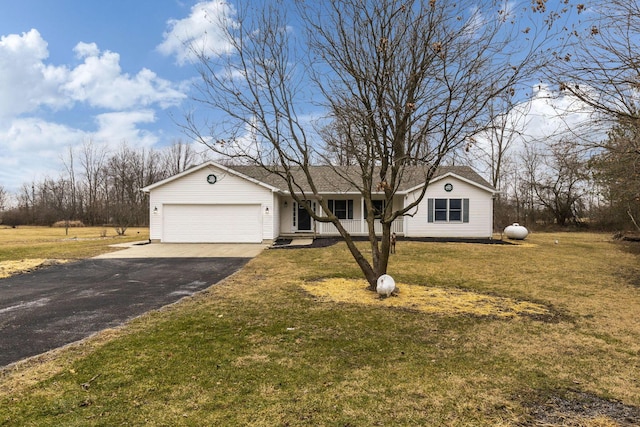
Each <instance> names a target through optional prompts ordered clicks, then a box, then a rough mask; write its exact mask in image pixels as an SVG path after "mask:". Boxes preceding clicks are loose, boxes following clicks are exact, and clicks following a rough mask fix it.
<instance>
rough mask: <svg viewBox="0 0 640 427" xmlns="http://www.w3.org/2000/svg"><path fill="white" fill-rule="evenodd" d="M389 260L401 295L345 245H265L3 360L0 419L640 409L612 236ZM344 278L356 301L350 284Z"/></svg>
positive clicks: (633, 307) (512, 415) (267, 421)
mask: <svg viewBox="0 0 640 427" xmlns="http://www.w3.org/2000/svg"><path fill="white" fill-rule="evenodd" d="M556 240H557V243H556V242H555V241H556ZM363 245H364V243H363ZM389 274H391V275H392V276H393V277H394V278H395V280H396V282H398V283H399V286H400V294H399V296H397V297H390V300H384V299H382V300H380V299H377V298H376V297H372V294H371V293H368V292H366V291H365V290H364V286H365V284H364V283H362V287H360V286H359V285H357V282H354V281H353V280H352V279H359V278H360V273H359V271H358V270H357V267H356V266H355V264H354V263H353V261H352V260H351V258H350V256H349V254H348V252H347V250H346V247H345V245H344V244H342V243H339V244H337V245H335V246H330V247H327V248H320V249H273V250H266V251H264V252H263V253H262V254H261V255H260V256H258V257H257V258H256V259H254V260H252V261H251V262H250V263H249V264H248V265H247V266H246V267H245V268H244V269H243V270H242V271H240V272H239V273H237V274H235V275H233V276H232V277H230V278H229V279H227V280H226V281H225V282H224V283H222V284H219V285H216V286H213V287H211V288H210V289H208V290H207V291H205V292H203V293H200V294H198V295H196V296H194V297H190V298H187V299H184V300H182V302H180V303H178V304H175V305H173V306H170V307H167V308H165V309H163V310H159V311H157V312H153V313H150V314H148V315H145V316H143V317H141V318H139V319H137V320H135V321H133V322H131V323H130V324H129V325H127V326H125V327H123V328H120V329H117V330H109V331H105V332H104V333H102V334H100V335H98V336H96V337H93V338H91V339H89V340H86V341H85V342H83V343H81V344H77V345H73V346H70V347H68V348H66V349H62V350H58V351H55V352H53V353H51V354H47V355H44V356H41V357H39V358H35V359H32V360H28V361H25V362H22V363H19V364H17V365H16V366H14V367H11V368H9V369H5V370H4V371H3V372H2V374H1V376H0V425H11V426H13V425H16V426H22V425H34V426H49V425H64V426H87V425H105V426H106V425H109V426H111V425H136V426H137V425H150V426H179V425H188V426H205V425H212V426H213V425H219V426H240V425H251V426H376V425H380V426H390V425H408V426H412V425H415V426H432V425H433V426H440V425H443V426H445V425H446V426H518V425H520V426H522V425H540V426H553V425H567V426H616V425H634V423H640V409H639V407H640V381H638V372H639V368H640V322H638V315H639V314H640V286H639V285H640V283H639V281H638V277H640V264H639V263H638V256H637V255H634V254H632V253H630V252H629V251H625V250H623V249H622V248H621V247H619V246H617V245H616V244H615V243H613V242H611V241H610V239H609V236H607V235H603V234H587V233H580V234H532V235H530V236H529V238H528V239H527V240H526V241H524V242H521V243H519V244H516V245H479V244H465V243H421V242H403V241H400V242H399V243H398V253H397V254H395V255H393V256H392V260H391V265H390V268H389ZM354 283H356V284H355V285H354ZM341 284H342V285H341ZM347 284H348V285H349V286H353V290H352V291H351V293H354V294H355V295H356V297H355V298H351V297H349V298H346V297H345V298H343V297H339V296H338V295H340V292H339V291H340V287H341V286H347ZM323 286H324V287H325V288H328V287H331V286H336V287H337V289H334V292H329V291H328V290H327V289H324V290H323V289H322V287H323ZM403 286H404V288H405V291H403ZM420 287H422V288H423V289H422V288H420ZM319 288H320V289H319ZM422 291H424V294H426V295H430V296H432V297H433V298H431V299H427V300H426V301H427V302H423V303H421V304H425V306H426V307H427V309H423V308H421V307H419V306H418V305H417V303H416V301H417V298H416V297H412V295H416V292H418V293H420V292H422ZM462 297H464V304H467V305H468V304H470V303H469V301H472V302H473V301H477V303H476V304H477V305H480V304H484V305H483V307H484V308H483V309H482V310H480V311H468V310H466V309H461V308H460V307H461V306H460V304H456V302H457V301H462V299H463V298H462ZM458 299H459V300H458ZM445 300H446V301H445ZM444 302H446V303H444ZM507 303H508V304H507ZM505 304H507V305H505ZM521 306H522V307H525V306H526V307H533V309H535V310H539V311H534V312H533V313H530V312H526V311H518V310H515V309H513V307H521ZM486 307H488V308H486ZM505 307H507V308H505ZM505 310H507V311H509V310H511V311H510V312H509V313H508V314H509V315H504V313H505Z"/></svg>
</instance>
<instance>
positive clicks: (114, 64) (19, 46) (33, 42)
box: [0, 29, 188, 192]
mask: <svg viewBox="0 0 640 427" xmlns="http://www.w3.org/2000/svg"><path fill="white" fill-rule="evenodd" d="M73 50H74V53H75V55H76V58H77V59H78V61H79V63H77V64H75V65H70V66H67V65H61V66H58V65H52V64H50V63H47V61H48V58H49V52H48V45H47V42H46V41H45V40H44V39H43V38H42V36H41V35H40V33H39V32H38V31H37V30H35V29H33V30H30V31H29V32H26V33H22V34H20V35H18V34H11V35H7V36H2V37H0V95H1V96H0V150H1V154H0V185H2V186H3V187H5V188H6V189H8V190H9V191H12V192H15V191H17V190H18V189H19V186H20V185H21V184H23V183H28V182H31V181H34V180H35V181H38V180H40V179H42V178H44V177H47V176H50V177H55V176H57V174H58V173H60V171H61V170H62V166H61V160H60V156H61V155H62V154H63V153H65V152H66V150H67V149H68V148H69V147H75V146H78V145H80V144H82V143H83V142H86V141H88V140H92V141H95V142H96V143H99V144H107V145H115V144H119V143H121V142H123V141H126V142H127V143H129V144H131V145H132V146H136V147H138V146H141V147H151V146H153V145H154V144H156V143H157V142H158V137H157V136H156V134H154V133H153V132H151V131H150V130H147V129H145V125H150V124H153V123H155V121H156V120H157V109H158V108H163V109H164V108H168V107H171V106H176V105H178V104H180V102H182V101H183V100H184V99H186V97H187V95H186V93H187V90H188V86H187V85H186V84H184V83H178V84H174V83H172V82H170V81H168V80H165V79H162V78H159V77H158V75H156V73H154V72H153V71H151V70H149V69H146V68H143V69H142V70H140V71H139V72H138V73H137V74H135V75H130V74H127V73H125V72H123V70H122V68H121V66H120V55H119V54H118V53H115V52H110V51H101V50H100V49H99V47H98V45H97V44H95V43H84V42H80V43H78V44H77V45H76V46H75V48H74V49H73ZM70 113H72V114H73V118H74V120H76V121H78V122H83V123H88V125H86V127H85V128H83V129H78V128H74V127H73V125H71V124H62V123H63V122H64V120H65V118H68V117H69V116H70V115H71V114H70ZM45 117H46V118H45ZM56 121H59V123H56ZM92 123H93V124H92Z"/></svg>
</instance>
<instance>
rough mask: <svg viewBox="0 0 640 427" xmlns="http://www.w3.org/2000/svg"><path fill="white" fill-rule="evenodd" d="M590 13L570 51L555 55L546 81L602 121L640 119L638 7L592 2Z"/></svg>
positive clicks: (618, 1)
mask: <svg viewBox="0 0 640 427" xmlns="http://www.w3.org/2000/svg"><path fill="white" fill-rule="evenodd" d="M585 9H587V8H586V7H584V6H581V7H580V9H579V11H583V10H585ZM587 10H588V12H589V13H588V15H587V16H586V17H585V18H586V19H585V20H584V21H583V25H582V26H581V27H578V28H576V29H574V30H573V33H572V34H573V37H574V42H573V44H572V45H571V46H572V48H571V49H570V50H562V51H559V52H558V53H557V61H555V62H554V63H553V67H551V68H550V69H549V71H550V73H549V75H548V77H549V78H550V79H551V81H556V82H557V83H558V85H559V88H560V89H561V90H562V91H563V92H565V93H569V94H571V95H572V96H573V97H574V98H575V99H577V100H579V101H580V102H581V103H583V104H584V105H586V106H587V107H588V108H589V109H593V110H595V111H596V112H597V113H598V114H599V116H598V117H599V118H600V119H601V120H608V121H613V122H614V123H615V122H616V121H617V120H618V119H619V118H627V119H638V118H639V117H638V111H640V109H639V107H640V92H638V87H639V85H640V79H639V78H638V76H640V61H638V51H640V3H639V2H637V1H628V0H611V1H608V2H606V3H598V2H592V3H591V4H590V5H589V7H588V9H587Z"/></svg>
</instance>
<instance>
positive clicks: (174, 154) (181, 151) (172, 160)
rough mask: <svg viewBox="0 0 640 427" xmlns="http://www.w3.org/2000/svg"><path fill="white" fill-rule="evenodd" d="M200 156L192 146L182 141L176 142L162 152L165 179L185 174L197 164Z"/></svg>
mask: <svg viewBox="0 0 640 427" xmlns="http://www.w3.org/2000/svg"><path fill="white" fill-rule="evenodd" d="M197 158H198V154H197V153H196V151H195V150H194V149H193V145H192V144H188V143H186V142H184V141H182V140H180V139H177V140H174V141H173V142H172V143H171V145H170V146H169V147H167V148H166V149H165V150H164V151H163V152H162V168H163V169H164V173H165V176H164V177H163V178H166V177H169V176H172V175H176V174H179V173H180V172H184V171H185V170H187V169H189V168H190V167H192V166H194V165H195V164H196V161H197Z"/></svg>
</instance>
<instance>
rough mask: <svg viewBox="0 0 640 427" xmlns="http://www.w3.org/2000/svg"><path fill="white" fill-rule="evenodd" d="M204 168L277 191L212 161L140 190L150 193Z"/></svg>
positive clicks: (273, 187) (266, 184) (275, 188)
mask: <svg viewBox="0 0 640 427" xmlns="http://www.w3.org/2000/svg"><path fill="white" fill-rule="evenodd" d="M205 168H216V169H220V170H222V171H224V172H225V173H229V174H232V175H235V176H238V177H240V178H242V179H245V180H247V181H250V182H252V183H254V184H257V185H259V186H261V187H265V188H267V189H269V190H271V191H279V189H278V188H277V187H275V186H272V185H269V184H268V183H266V182H264V181H261V180H259V179H256V178H254V177H252V176H248V175H244V174H242V173H241V172H239V171H237V170H235V169H233V168H229V167H226V166H223V165H220V164H218V163H215V162H213V161H208V162H205V163H202V164H200V165H197V166H194V167H192V168H189V169H187V170H185V171H182V172H180V173H179V174H176V175H173V176H170V177H169V178H166V179H163V180H161V181H158V182H156V183H154V184H151V185H147V186H146V187H143V188H142V189H141V190H142V191H144V192H145V193H148V192H150V191H151V190H153V189H155V188H158V187H161V186H163V185H166V184H169V183H171V182H174V181H177V180H179V179H180V178H183V177H185V176H187V175H191V174H193V173H195V172H198V171H200V170H202V169H205Z"/></svg>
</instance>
